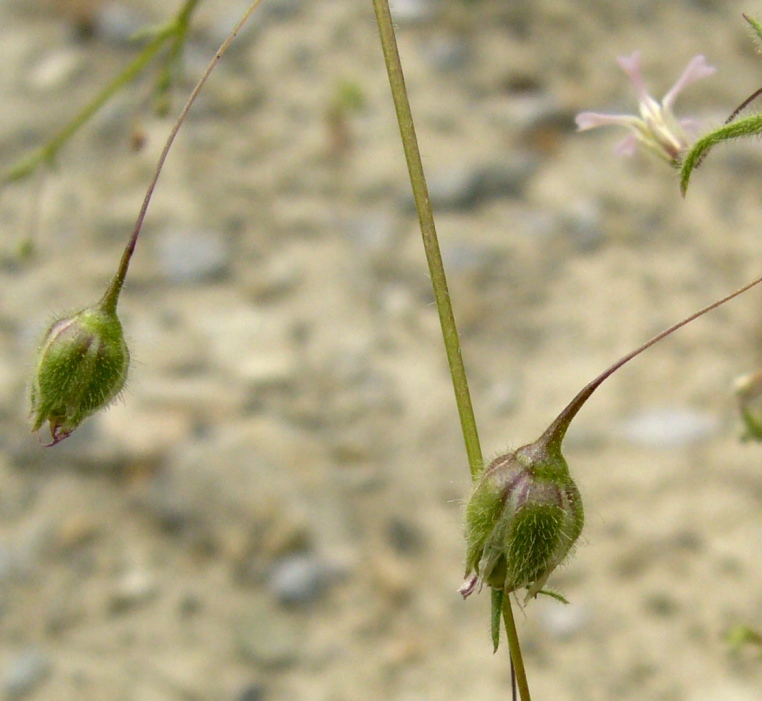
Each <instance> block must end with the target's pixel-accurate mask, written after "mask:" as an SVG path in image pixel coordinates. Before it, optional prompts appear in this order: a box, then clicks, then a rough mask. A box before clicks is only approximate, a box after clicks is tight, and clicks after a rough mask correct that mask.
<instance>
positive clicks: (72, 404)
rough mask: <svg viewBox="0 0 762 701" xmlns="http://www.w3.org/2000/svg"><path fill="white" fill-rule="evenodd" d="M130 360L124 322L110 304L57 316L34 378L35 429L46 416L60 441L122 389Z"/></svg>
mask: <svg viewBox="0 0 762 701" xmlns="http://www.w3.org/2000/svg"><path fill="white" fill-rule="evenodd" d="M129 364H130V353H129V351H128V350H127V344H126V343H125V341H124V333H123V331H122V324H121V323H120V321H119V318H118V317H117V315H116V311H115V310H114V309H113V308H112V307H111V306H109V305H106V304H99V305H96V306H94V307H88V308H86V309H83V310H82V311H80V312H77V313H76V314H71V315H68V316H65V317H62V318H60V319H57V320H56V321H54V322H53V323H52V324H51V326H50V328H49V329H48V331H47V333H46V334H45V336H44V337H43V339H42V342H41V344H40V347H39V349H38V351H37V358H36V362H35V368H34V373H33V375H32V379H31V382H30V392H29V400H30V417H31V421H32V431H38V430H39V429H40V428H41V427H42V425H43V424H44V423H45V422H47V423H48V425H49V426H50V435H51V439H52V440H51V442H50V443H49V444H48V445H56V444H57V443H60V442H61V441H62V440H64V438H67V437H68V436H70V435H71V434H72V432H73V431H74V430H75V429H76V428H77V426H79V425H80V424H81V423H82V421H84V420H85V419H86V418H87V417H88V416H91V415H92V414H94V413H95V412H97V411H98V410H100V409H103V408H105V407H107V406H108V405H109V404H110V403H111V402H112V401H113V400H114V399H115V398H116V397H117V396H118V395H119V393H120V392H121V391H122V389H123V388H124V383H125V382H126V380H127V371H128V369H129Z"/></svg>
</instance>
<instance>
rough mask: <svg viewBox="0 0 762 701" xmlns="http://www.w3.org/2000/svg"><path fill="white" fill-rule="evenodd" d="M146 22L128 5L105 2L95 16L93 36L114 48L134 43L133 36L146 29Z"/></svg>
mask: <svg viewBox="0 0 762 701" xmlns="http://www.w3.org/2000/svg"><path fill="white" fill-rule="evenodd" d="M146 24H148V20H147V19H146V18H145V17H142V16H141V15H140V14H138V13H137V12H136V11H135V10H134V9H133V8H132V7H130V5H129V4H127V3H123V2H107V3H105V4H103V5H102V6H101V7H100V8H99V9H98V12H97V13H96V15H95V21H94V25H95V26H94V31H95V35H96V36H97V37H98V38H99V39H101V40H102V41H105V42H108V43H110V44H114V45H115V46H128V45H132V44H133V43H134V37H135V35H136V34H137V33H138V32H139V31H140V30H141V29H144V28H145V27H146Z"/></svg>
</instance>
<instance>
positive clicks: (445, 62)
mask: <svg viewBox="0 0 762 701" xmlns="http://www.w3.org/2000/svg"><path fill="white" fill-rule="evenodd" d="M424 58H425V59H426V62H427V63H428V64H429V65H430V66H431V68H432V69H433V70H435V71H437V72H438V73H452V72H453V71H457V70H460V69H461V68H464V67H465V66H466V65H467V64H468V61H469V59H470V58H471V46H470V45H469V44H468V43H467V42H466V41H465V40H464V39H462V38H461V37H459V36H456V35H451V34H443V35H439V36H437V37H435V38H434V39H433V40H432V41H431V42H429V43H428V44H427V45H426V46H425V54H424Z"/></svg>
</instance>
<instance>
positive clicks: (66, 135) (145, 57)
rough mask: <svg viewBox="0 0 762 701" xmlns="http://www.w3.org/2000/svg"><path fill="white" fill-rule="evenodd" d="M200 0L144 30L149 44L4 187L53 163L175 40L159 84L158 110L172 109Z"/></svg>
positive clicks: (9, 174)
mask: <svg viewBox="0 0 762 701" xmlns="http://www.w3.org/2000/svg"><path fill="white" fill-rule="evenodd" d="M198 3H199V0H185V2H184V3H183V5H182V7H181V8H180V10H179V12H178V13H177V14H176V15H175V17H174V18H173V19H172V20H170V21H169V22H168V23H166V24H162V25H158V26H155V27H150V28H148V29H146V30H145V31H143V32H140V33H139V35H138V36H136V37H134V38H135V39H138V38H149V39H150V40H149V42H148V44H146V46H145V47H144V48H143V50H142V51H141V52H140V53H139V54H138V55H137V56H136V57H135V59H134V60H133V61H132V63H130V64H129V65H128V66H127V68H125V69H124V70H123V71H122V72H121V73H120V74H119V75H118V76H117V77H116V78H114V80H112V81H111V82H110V83H109V84H108V85H106V87H105V88H103V90H101V92H100V93H98V95H96V96H95V98H94V99H93V100H92V101H91V102H90V103H89V104H87V105H86V106H85V107H84V108H83V109H82V110H81V111H80V112H79V114H77V115H76V116H75V117H74V118H73V119H72V120H71V121H70V122H69V123H68V124H66V125H65V126H64V127H62V128H61V129H60V130H59V131H58V132H57V133H56V134H54V135H53V137H52V138H51V139H50V140H49V141H48V142H47V143H45V144H43V145H42V146H40V147H39V148H37V149H35V150H34V151H32V152H31V153H30V154H28V155H27V156H24V157H22V158H21V159H20V160H19V161H17V162H16V163H14V164H13V165H11V166H10V168H8V169H7V170H6V171H5V172H4V173H3V174H2V175H1V176H0V186H4V185H7V184H9V183H12V182H16V181H18V180H23V179H24V178H26V177H28V176H30V175H31V174H32V173H34V171H35V170H36V169H37V168H38V167H39V166H41V165H51V164H52V163H53V162H54V161H55V158H56V156H57V155H58V152H59V151H60V150H61V149H62V148H63V147H64V146H65V145H66V143H67V142H68V141H69V139H71V137H72V136H74V134H76V133H77V132H78V131H79V130H80V129H81V128H82V127H83V126H84V125H85V124H87V122H89V121H90V119H92V117H93V116H94V115H95V114H96V113H97V112H98V110H100V108H101V107H103V105H105V104H106V103H107V102H108V101H109V100H110V99H111V98H112V97H113V96H114V95H116V93H118V92H119V91H120V90H121V89H122V88H124V87H125V86H127V85H129V84H130V83H132V81H133V80H135V78H137V77H138V76H139V75H140V74H141V73H142V72H143V71H144V70H145V68H146V67H147V66H148V65H149V64H150V63H151V62H152V61H153V59H154V58H155V57H156V56H157V55H158V54H159V53H160V52H161V50H162V49H163V48H164V47H165V45H166V44H167V43H168V42H170V41H171V45H170V49H169V53H168V55H167V58H166V60H165V62H164V67H163V69H162V72H161V74H160V75H159V79H158V81H157V86H156V99H157V109H158V110H160V111H161V110H162V109H164V110H166V109H168V103H167V99H166V96H167V93H168V90H169V87H170V85H171V75H172V72H173V70H174V66H175V65H176V63H177V61H178V59H179V56H180V55H181V51H182V47H183V45H184V43H185V40H186V38H187V36H188V28H189V26H190V20H191V17H192V15H193V11H194V10H195V9H196V6H197V5H198Z"/></svg>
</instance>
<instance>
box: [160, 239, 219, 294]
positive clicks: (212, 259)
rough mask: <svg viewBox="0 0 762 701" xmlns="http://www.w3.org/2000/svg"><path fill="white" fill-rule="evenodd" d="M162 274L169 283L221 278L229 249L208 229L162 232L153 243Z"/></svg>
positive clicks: (186, 282) (189, 282)
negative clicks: (155, 242) (155, 244)
mask: <svg viewBox="0 0 762 701" xmlns="http://www.w3.org/2000/svg"><path fill="white" fill-rule="evenodd" d="M157 254H158V255H157V259H158V263H159V266H160V269H161V272H162V274H163V275H164V277H165V278H167V279H168V280H170V281H171V282H175V283H180V284H193V283H198V282H203V281H206V280H210V279H218V278H221V277H224V276H225V274H226V273H227V272H228V268H229V266H230V256H231V252H230V248H229V247H228V244H227V242H226V241H225V239H224V238H223V237H222V236H220V235H219V234H217V233H215V232H211V231H188V230H175V231H166V232H164V233H163V234H161V235H160V237H159V241H158V243H157Z"/></svg>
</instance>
